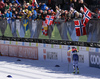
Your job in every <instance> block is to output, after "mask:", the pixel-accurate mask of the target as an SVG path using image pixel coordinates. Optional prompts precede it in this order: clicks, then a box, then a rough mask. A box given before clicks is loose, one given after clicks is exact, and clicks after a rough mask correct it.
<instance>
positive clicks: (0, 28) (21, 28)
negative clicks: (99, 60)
mask: <svg viewBox="0 0 100 79" xmlns="http://www.w3.org/2000/svg"><path fill="white" fill-rule="evenodd" d="M99 26H100V20H99V19H92V20H90V21H89V22H88V24H87V26H86V31H87V35H84V36H80V37H79V36H76V31H75V25H74V21H67V22H64V21H63V20H55V22H54V24H53V25H51V26H48V35H47V36H45V35H43V34H42V20H35V21H34V20H29V19H21V20H19V19H16V20H11V19H8V20H0V36H1V37H0V39H3V40H12V41H14V40H15V41H26V42H38V43H50V44H52V43H53V44H68V45H69V44H70V45H83V46H87V45H88V44H89V46H97V45H98V47H99V42H100V35H99V34H100V27H99Z"/></svg>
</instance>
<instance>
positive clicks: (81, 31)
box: [74, 20, 86, 36]
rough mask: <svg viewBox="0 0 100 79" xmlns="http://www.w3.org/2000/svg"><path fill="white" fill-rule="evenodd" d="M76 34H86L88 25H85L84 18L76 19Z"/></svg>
mask: <svg viewBox="0 0 100 79" xmlns="http://www.w3.org/2000/svg"><path fill="white" fill-rule="evenodd" d="M74 24H75V30H76V36H82V35H86V27H85V26H83V20H75V21H74Z"/></svg>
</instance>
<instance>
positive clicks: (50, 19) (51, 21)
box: [45, 15, 54, 25]
mask: <svg viewBox="0 0 100 79" xmlns="http://www.w3.org/2000/svg"><path fill="white" fill-rule="evenodd" d="M53 20H54V16H50V15H47V16H46V19H45V23H46V24H47V25H52V24H53Z"/></svg>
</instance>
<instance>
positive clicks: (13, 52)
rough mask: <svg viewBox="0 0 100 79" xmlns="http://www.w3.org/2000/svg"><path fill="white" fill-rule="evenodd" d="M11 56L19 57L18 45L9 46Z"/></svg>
mask: <svg viewBox="0 0 100 79" xmlns="http://www.w3.org/2000/svg"><path fill="white" fill-rule="evenodd" d="M9 56H11V57H18V46H17V45H9Z"/></svg>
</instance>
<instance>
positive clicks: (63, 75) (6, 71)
mask: <svg viewBox="0 0 100 79" xmlns="http://www.w3.org/2000/svg"><path fill="white" fill-rule="evenodd" d="M17 59H19V58H15V57H4V56H0V79H100V69H98V68H92V67H88V66H84V65H82V64H79V70H80V74H72V72H73V69H72V64H69V68H68V64H67V63H61V62H54V61H39V60H30V59H20V60H21V61H17ZM55 65H59V66H60V67H55ZM8 75H11V76H12V78H8V77H7V76H8Z"/></svg>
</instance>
